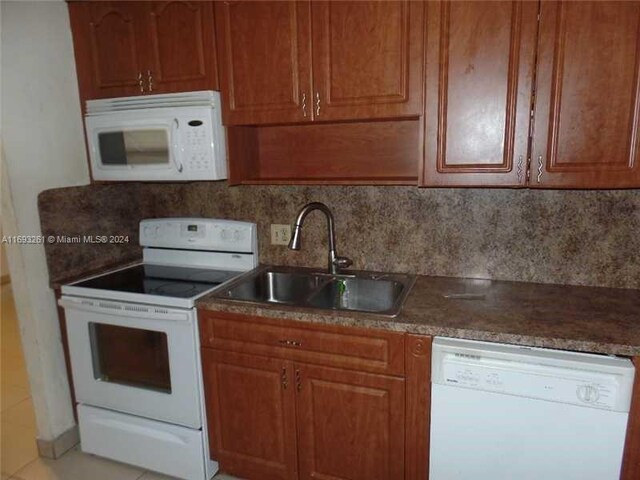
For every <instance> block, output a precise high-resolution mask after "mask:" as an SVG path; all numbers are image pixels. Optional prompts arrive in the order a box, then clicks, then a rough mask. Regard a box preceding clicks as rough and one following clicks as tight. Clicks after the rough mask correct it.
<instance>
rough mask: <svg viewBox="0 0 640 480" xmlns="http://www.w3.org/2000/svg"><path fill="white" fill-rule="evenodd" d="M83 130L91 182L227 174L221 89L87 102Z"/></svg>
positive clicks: (190, 178) (189, 178) (206, 177)
mask: <svg viewBox="0 0 640 480" xmlns="http://www.w3.org/2000/svg"><path fill="white" fill-rule="evenodd" d="M85 128H86V133H87V142H88V146H89V157H90V159H91V174H92V176H93V179H94V180H103V181H168V182H176V181H195V180H222V179H225V178H227V159H226V145H225V135H224V128H223V127H222V118H221V114H220V93H219V92H214V91H200V92H187V93H175V94H165V95H146V96H139V97H121V98H110V99H104V100H89V101H87V113H86V116H85Z"/></svg>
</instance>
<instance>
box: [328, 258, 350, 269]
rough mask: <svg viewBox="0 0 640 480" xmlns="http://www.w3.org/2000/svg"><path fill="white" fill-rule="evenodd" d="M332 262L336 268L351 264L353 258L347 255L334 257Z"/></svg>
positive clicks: (346, 266)
mask: <svg viewBox="0 0 640 480" xmlns="http://www.w3.org/2000/svg"><path fill="white" fill-rule="evenodd" d="M333 264H334V265H335V266H336V267H338V268H348V267H350V266H351V265H353V260H351V259H350V258H347V257H336V259H335V260H334V261H333Z"/></svg>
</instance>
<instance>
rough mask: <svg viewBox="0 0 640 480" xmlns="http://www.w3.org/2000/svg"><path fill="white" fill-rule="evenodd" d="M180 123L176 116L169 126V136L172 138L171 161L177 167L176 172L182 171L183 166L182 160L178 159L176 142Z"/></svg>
mask: <svg viewBox="0 0 640 480" xmlns="http://www.w3.org/2000/svg"><path fill="white" fill-rule="evenodd" d="M179 126H180V123H179V122H178V119H177V118H174V119H173V125H172V128H171V138H172V139H173V161H174V163H175V164H176V168H177V169H178V173H182V170H183V167H182V162H181V161H180V160H178V154H179V153H180V148H179V142H178V128H179Z"/></svg>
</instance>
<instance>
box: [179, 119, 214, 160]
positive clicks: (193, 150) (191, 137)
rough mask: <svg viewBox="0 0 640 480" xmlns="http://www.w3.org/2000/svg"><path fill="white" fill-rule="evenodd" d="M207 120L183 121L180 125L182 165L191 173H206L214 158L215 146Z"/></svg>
mask: <svg viewBox="0 0 640 480" xmlns="http://www.w3.org/2000/svg"><path fill="white" fill-rule="evenodd" d="M207 121H208V120H207V119H206V118H205V119H199V118H192V119H190V120H188V119H185V120H183V121H182V125H180V130H181V133H182V142H181V145H182V152H181V153H182V164H183V166H184V168H185V169H186V170H189V171H192V172H198V171H206V170H210V169H211V168H212V162H213V159H214V158H215V145H214V144H213V139H212V138H211V131H212V129H211V127H210V125H207Z"/></svg>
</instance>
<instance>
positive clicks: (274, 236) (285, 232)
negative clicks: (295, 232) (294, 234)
mask: <svg viewBox="0 0 640 480" xmlns="http://www.w3.org/2000/svg"><path fill="white" fill-rule="evenodd" d="M289 240H291V225H277V224H275V223H272V224H271V245H289Z"/></svg>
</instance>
